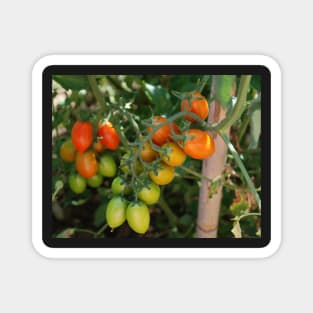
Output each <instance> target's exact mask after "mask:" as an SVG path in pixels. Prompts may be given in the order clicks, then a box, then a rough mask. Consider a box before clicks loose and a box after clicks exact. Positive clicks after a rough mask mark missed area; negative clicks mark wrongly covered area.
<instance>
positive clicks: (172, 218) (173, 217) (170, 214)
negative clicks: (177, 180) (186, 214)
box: [158, 194, 178, 227]
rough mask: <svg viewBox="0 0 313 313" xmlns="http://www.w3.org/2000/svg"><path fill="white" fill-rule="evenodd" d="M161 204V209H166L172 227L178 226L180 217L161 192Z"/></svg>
mask: <svg viewBox="0 0 313 313" xmlns="http://www.w3.org/2000/svg"><path fill="white" fill-rule="evenodd" d="M158 203H159V205H160V207H161V209H162V210H163V211H164V213H165V215H166V216H167V218H168V220H169V222H170V225H171V226H172V227H176V226H177V222H178V217H177V216H176V215H175V213H174V212H173V211H172V209H171V208H170V206H169V205H168V203H167V202H166V201H165V199H164V197H163V195H162V194H161V196H160V199H159V202H158Z"/></svg>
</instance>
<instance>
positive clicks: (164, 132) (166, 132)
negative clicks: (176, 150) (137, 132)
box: [147, 116, 180, 146]
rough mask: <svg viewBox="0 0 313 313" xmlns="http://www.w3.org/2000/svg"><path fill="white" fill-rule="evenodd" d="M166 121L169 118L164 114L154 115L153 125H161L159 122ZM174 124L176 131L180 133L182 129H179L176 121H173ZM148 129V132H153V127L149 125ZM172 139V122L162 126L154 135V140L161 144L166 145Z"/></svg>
mask: <svg viewBox="0 0 313 313" xmlns="http://www.w3.org/2000/svg"><path fill="white" fill-rule="evenodd" d="M166 121H167V119H166V118H165V117H163V116H154V117H153V125H159V124H162V123H164V122H166ZM172 125H173V130H174V132H175V133H177V134H179V133H180V131H179V128H178V126H177V125H176V124H175V123H174V122H172ZM147 130H148V132H151V131H152V127H148V128H147ZM170 139H171V127H170V124H166V125H164V126H162V127H161V128H160V129H158V130H157V131H156V132H155V133H154V134H153V136H152V141H153V142H154V143H155V144H157V145H159V146H162V145H164V144H165V143H166V142H167V141H169V140H170Z"/></svg>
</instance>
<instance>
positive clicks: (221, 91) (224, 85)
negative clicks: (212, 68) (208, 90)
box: [213, 75, 235, 108]
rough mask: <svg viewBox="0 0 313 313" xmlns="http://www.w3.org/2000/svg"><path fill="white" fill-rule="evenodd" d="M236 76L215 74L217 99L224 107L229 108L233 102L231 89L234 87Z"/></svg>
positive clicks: (214, 81)
mask: <svg viewBox="0 0 313 313" xmlns="http://www.w3.org/2000/svg"><path fill="white" fill-rule="evenodd" d="M234 78H235V76H234V75H214V76H213V84H214V88H215V100H217V101H218V102H219V103H220V104H221V106H222V107H223V108H227V107H228V106H229V104H230V103H231V101H230V100H231V91H232V88H233V83H234Z"/></svg>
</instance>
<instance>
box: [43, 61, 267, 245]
mask: <svg viewBox="0 0 313 313" xmlns="http://www.w3.org/2000/svg"><path fill="white" fill-rule="evenodd" d="M117 74H120V75H136V74H137V75H139V74H155V75H166V74H175V75H191V74H197V75H243V74H247V75H249V74H251V75H260V76H261V92H262V98H261V121H262V125H261V145H262V148H261V157H262V161H261V164H262V165H261V176H262V177H261V183H262V191H261V200H262V215H261V221H262V222H261V225H262V226H261V238H240V239H239V238H214V239H208V238H175V239H170V238H168V239H167V238H162V239H161V238H160V239H152V238H119V239H117V238H66V239H64V238H54V237H52V214H51V210H47V208H51V196H52V186H51V181H52V179H51V178H52V136H51V132H52V76H53V75H117ZM42 114H43V115H42V127H43V137H42V138H43V139H42V161H43V163H42V165H43V168H42V173H43V174H42V240H43V242H44V244H45V245H46V246H48V247H50V248H263V247H266V246H267V245H268V244H269V243H270V241H271V122H270V121H271V73H270V70H269V69H268V68H267V67H265V66H263V65H50V66H48V67H46V68H45V69H44V71H43V73H42Z"/></svg>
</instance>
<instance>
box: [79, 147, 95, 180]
mask: <svg viewBox="0 0 313 313" xmlns="http://www.w3.org/2000/svg"><path fill="white" fill-rule="evenodd" d="M76 170H77V172H78V173H79V174H80V175H81V176H83V177H85V178H91V177H93V176H94V175H96V173H97V171H98V162H97V160H96V155H95V153H94V152H93V151H86V152H84V153H77V156H76Z"/></svg>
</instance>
